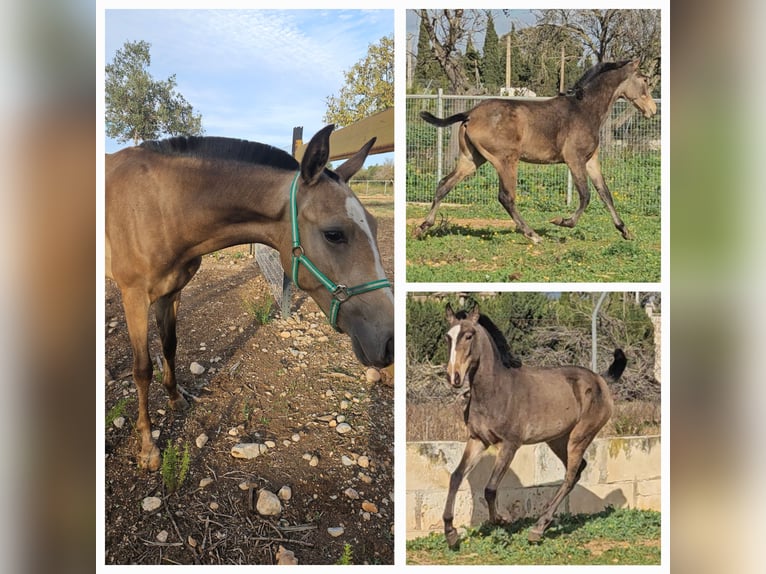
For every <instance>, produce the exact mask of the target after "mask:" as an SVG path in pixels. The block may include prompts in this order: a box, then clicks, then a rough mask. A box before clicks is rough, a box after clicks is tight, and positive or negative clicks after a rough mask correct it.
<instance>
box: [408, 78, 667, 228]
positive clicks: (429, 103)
mask: <svg viewBox="0 0 766 574" xmlns="http://www.w3.org/2000/svg"><path fill="white" fill-rule="evenodd" d="M488 98H489V97H488V96H450V95H444V94H442V93H439V94H436V95H408V96H407V106H406V113H407V201H409V202H425V203H430V202H431V201H432V200H433V197H434V192H435V191H436V185H437V183H438V182H439V180H440V179H441V178H442V177H443V176H444V175H446V174H448V173H449V172H450V171H451V170H452V168H453V167H454V165H455V158H456V157H457V153H458V145H457V137H454V135H453V134H455V133H456V132H455V130H456V129H457V125H459V124H456V125H455V126H452V127H450V128H436V127H435V126H432V125H430V124H427V123H426V122H425V121H423V120H422V119H421V118H420V116H419V114H420V112H421V110H428V111H430V112H431V113H433V114H435V115H437V116H439V117H446V116H449V115H452V114H455V113H458V112H462V111H467V110H469V109H471V108H472V107H474V106H475V105H476V104H478V103H479V102H480V101H482V100H484V99H488ZM655 101H656V103H657V114H656V115H655V116H653V117H652V118H650V119H646V118H644V117H643V116H642V115H641V114H640V113H639V112H638V111H637V110H636V109H635V108H634V107H633V106H632V105H631V104H630V103H629V102H626V101H624V100H619V101H617V102H616V103H615V105H614V106H613V108H612V111H611V114H610V116H609V117H607V120H606V121H605V122H604V125H603V126H602V130H601V147H600V151H599V159H600V161H601V168H602V171H603V173H604V178H605V179H606V182H607V185H608V186H609V189H610V190H611V191H612V195H613V196H614V201H615V205H616V207H617V211H618V212H619V213H630V214H633V215H659V214H660V182H661V177H660V158H661V152H660V141H661V138H660V117H661V101H660V100H655ZM440 132H441V133H440ZM591 189H593V188H592V185H591ZM497 191H498V179H497V172H495V169H494V168H493V167H492V166H491V165H490V164H489V163H485V164H484V165H483V166H481V167H480V168H479V169H478V170H477V172H476V173H475V174H474V175H472V176H470V177H468V178H466V179H465V180H464V181H463V182H461V183H460V184H458V185H457V186H455V188H454V189H453V190H452V191H451V192H450V194H449V195H448V196H447V198H446V201H449V202H453V203H462V204H491V203H493V202H496V201H497ZM594 197H595V196H594ZM572 201H574V202H575V203H576V202H577V201H578V199H577V190H576V189H574V185H573V184H572V180H571V176H570V174H569V170H568V169H567V167H566V165H564V164H557V165H534V164H528V163H524V162H520V163H519V168H518V185H517V202H518V204H519V206H520V207H521V208H522V209H523V208H524V206H525V205H526V206H527V207H530V208H532V209H538V210H541V211H556V210H559V209H561V207H562V206H564V205H570V203H571V202H572Z"/></svg>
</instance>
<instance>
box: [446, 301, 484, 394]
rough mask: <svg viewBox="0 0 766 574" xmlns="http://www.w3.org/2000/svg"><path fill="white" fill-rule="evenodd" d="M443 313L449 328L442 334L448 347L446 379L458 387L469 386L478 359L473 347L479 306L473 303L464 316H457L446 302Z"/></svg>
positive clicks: (477, 324)
mask: <svg viewBox="0 0 766 574" xmlns="http://www.w3.org/2000/svg"><path fill="white" fill-rule="evenodd" d="M445 313H446V316H447V322H448V323H449V329H448V330H447V334H446V335H445V336H444V338H445V340H446V342H447V346H448V347H449V361H448V362H447V380H448V381H449V383H450V385H452V386H453V387H454V388H456V389H459V388H460V387H462V386H463V385H466V384H467V385H469V386H470V384H471V376H472V375H473V373H474V372H475V371H476V366H477V364H478V360H479V353H478V352H476V351H475V349H474V345H475V342H476V338H477V337H476V334H477V329H478V327H479V316H480V315H479V306H478V305H474V307H473V309H471V311H469V312H468V313H466V314H465V318H458V316H457V315H455V313H454V312H453V311H452V307H451V306H450V304H449V303H447V307H446V310H445ZM461 315H462V313H461Z"/></svg>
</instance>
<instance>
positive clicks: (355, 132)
mask: <svg viewBox="0 0 766 574" xmlns="http://www.w3.org/2000/svg"><path fill="white" fill-rule="evenodd" d="M372 138H377V139H376V140H375V145H373V146H372V150H370V154H375V153H386V152H390V151H394V108H388V109H387V110H384V111H382V112H378V113H377V114H374V115H372V116H369V117H366V118H364V119H363V120H359V121H358V122H354V123H353V124H351V125H350V126H346V127H345V128H341V129H339V130H337V131H334V132H333V133H332V134H330V159H331V160H337V159H345V158H347V157H350V156H352V155H353V154H355V153H356V152H357V151H359V149H360V148H361V147H362V146H363V145H364V144H366V143H367V142H368V141H370V139H372ZM307 143H308V142H305V143H300V144H299V145H297V146H296V148H295V159H297V160H298V161H300V160H301V158H302V157H303V153H304V152H305V150H306V144H307Z"/></svg>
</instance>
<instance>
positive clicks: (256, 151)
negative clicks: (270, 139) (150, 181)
mask: <svg viewBox="0 0 766 574" xmlns="http://www.w3.org/2000/svg"><path fill="white" fill-rule="evenodd" d="M140 147H142V148H145V149H149V150H151V151H154V152H157V153H161V154H165V155H180V156H187V157H198V158H207V159H225V160H231V161H239V162H244V163H254V164H258V165H266V166H270V167H276V168H281V169H289V170H296V169H298V162H297V161H296V160H295V158H293V157H292V156H291V155H290V154H288V153H287V152H285V151H283V150H281V149H279V148H276V147H273V146H270V145H267V144H262V143H257V142H251V141H247V140H240V139H234V138H222V137H209V136H208V137H198V136H178V137H172V138H168V139H164V140H151V141H145V142H143V143H142V144H141V146H140Z"/></svg>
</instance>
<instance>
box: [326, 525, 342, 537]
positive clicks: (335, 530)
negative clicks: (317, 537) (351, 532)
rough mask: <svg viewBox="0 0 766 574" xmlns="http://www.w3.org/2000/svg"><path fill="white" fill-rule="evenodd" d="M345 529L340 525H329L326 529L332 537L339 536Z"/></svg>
mask: <svg viewBox="0 0 766 574" xmlns="http://www.w3.org/2000/svg"><path fill="white" fill-rule="evenodd" d="M345 531H346V530H345V529H344V528H343V527H342V526H331V527H330V528H328V529H327V534H329V535H330V536H332V537H333V538H337V537H338V536H341V535H342V534H343V533H344V532H345Z"/></svg>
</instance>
